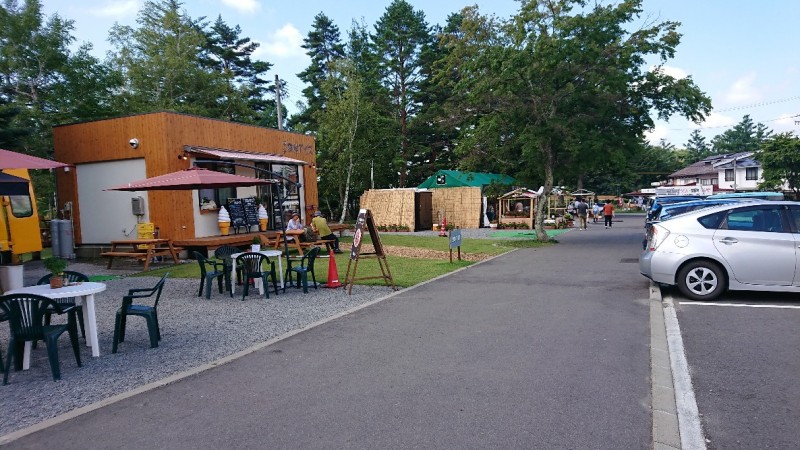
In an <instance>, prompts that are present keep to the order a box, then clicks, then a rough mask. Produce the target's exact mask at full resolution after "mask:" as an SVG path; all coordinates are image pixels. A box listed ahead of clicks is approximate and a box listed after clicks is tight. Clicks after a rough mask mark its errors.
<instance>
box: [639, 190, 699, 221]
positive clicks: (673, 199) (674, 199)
mask: <svg viewBox="0 0 800 450" xmlns="http://www.w3.org/2000/svg"><path fill="white" fill-rule="evenodd" d="M703 198H704V197H703V196H700V195H674V196H667V197H656V198H655V199H653V203H651V204H650V209H648V210H647V216H646V217H645V221H648V220H652V219H653V217H655V216H656V215H658V212H659V211H660V210H661V208H662V207H663V206H664V205H669V204H672V203H680V202H688V201H692V200H702V199H703Z"/></svg>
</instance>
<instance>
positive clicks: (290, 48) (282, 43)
mask: <svg viewBox="0 0 800 450" xmlns="http://www.w3.org/2000/svg"><path fill="white" fill-rule="evenodd" d="M301 45H303V35H302V34H301V33H300V31H299V30H298V29H297V28H295V27H294V25H292V24H290V23H287V24H286V25H284V26H283V27H281V28H280V29H279V30H278V31H276V32H274V33H271V34H270V35H269V37H268V38H267V40H266V41H265V42H262V43H261V46H260V47H259V50H260V51H258V52H256V53H257V54H259V53H263V54H264V55H267V56H271V57H275V58H294V57H297V56H305V50H303V48H302V47H301Z"/></svg>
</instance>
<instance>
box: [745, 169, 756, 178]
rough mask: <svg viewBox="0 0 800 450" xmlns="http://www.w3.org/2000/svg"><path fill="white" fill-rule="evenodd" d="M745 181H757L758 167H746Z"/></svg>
mask: <svg viewBox="0 0 800 450" xmlns="http://www.w3.org/2000/svg"><path fill="white" fill-rule="evenodd" d="M744 179H745V180H757V179H758V167H748V168H746V169H745V173H744Z"/></svg>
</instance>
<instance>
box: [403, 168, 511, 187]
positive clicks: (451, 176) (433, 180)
mask: <svg viewBox="0 0 800 450" xmlns="http://www.w3.org/2000/svg"><path fill="white" fill-rule="evenodd" d="M492 182H495V183H500V184H506V185H509V186H510V185H514V184H516V183H517V180H515V179H514V178H513V177H510V176H508V175H500V174H497V173H482V172H461V171H458V170H440V171H438V172H436V173H435V174H433V175H431V176H430V177H428V179H427V180H425V181H423V182H422V184H420V185H419V186H417V189H435V188H451V187H465V186H466V187H483V186H488V185H490V184H492Z"/></svg>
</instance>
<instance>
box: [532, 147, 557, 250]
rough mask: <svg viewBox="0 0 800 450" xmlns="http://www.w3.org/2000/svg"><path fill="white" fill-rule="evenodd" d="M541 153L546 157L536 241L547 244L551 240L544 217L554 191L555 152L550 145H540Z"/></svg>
mask: <svg viewBox="0 0 800 450" xmlns="http://www.w3.org/2000/svg"><path fill="white" fill-rule="evenodd" d="M540 151H541V153H542V156H544V191H543V192H542V195H541V196H539V198H538V199H537V200H536V218H535V219H534V222H535V224H536V239H537V240H538V241H539V242H547V241H549V240H550V238H549V237H547V231H545V229H544V217H545V214H546V211H547V202H548V200H549V198H550V191H552V190H553V159H554V158H553V151H552V149H551V148H550V143H549V142H548V143H542V144H540Z"/></svg>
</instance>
